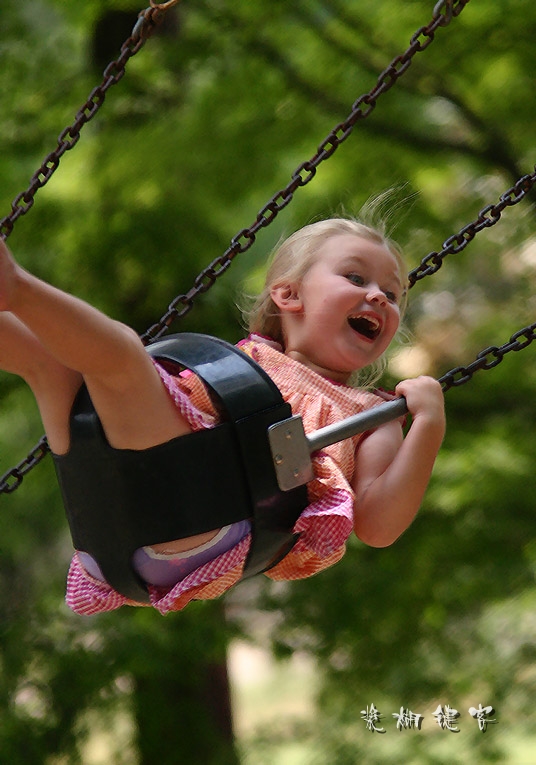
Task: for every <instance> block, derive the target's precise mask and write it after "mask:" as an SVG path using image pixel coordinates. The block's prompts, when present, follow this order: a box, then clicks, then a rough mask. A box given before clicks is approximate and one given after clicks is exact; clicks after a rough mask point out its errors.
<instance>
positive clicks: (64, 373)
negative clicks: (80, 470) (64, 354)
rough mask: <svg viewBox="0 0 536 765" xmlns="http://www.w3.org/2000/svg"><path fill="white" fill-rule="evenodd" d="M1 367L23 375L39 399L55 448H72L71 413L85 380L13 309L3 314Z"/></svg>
mask: <svg viewBox="0 0 536 765" xmlns="http://www.w3.org/2000/svg"><path fill="white" fill-rule="evenodd" d="M0 368H1V369H3V370H5V371H6V372H11V373H13V374H16V375H18V376H19V377H22V378H23V379H24V380H25V381H26V382H27V383H28V385H29V386H30V388H31V389H32V391H33V393H34V396H35V398H36V400H37V404H38V407H39V411H40V413H41V419H42V421H43V425H44V428H45V430H46V432H47V436H48V440H49V443H50V447H51V449H52V451H54V452H56V453H57V454H61V453H63V452H66V451H67V449H68V448H69V414H70V411H71V407H72V403H73V400H74V396H75V394H76V391H77V390H78V388H79V387H80V385H81V383H82V376H81V375H80V373H79V372H75V371H74V370H72V369H68V368H67V367H65V366H64V365H63V364H60V363H59V362H58V361H56V359H55V358H54V357H53V356H51V355H50V354H49V353H48V351H47V350H46V349H45V348H43V346H42V345H41V343H40V342H39V340H38V339H37V337H36V336H35V335H34V334H33V333H32V332H31V331H30V330H29V329H28V328H27V327H25V326H24V324H22V322H20V321H19V320H18V319H17V318H16V317H15V316H13V314H11V313H2V314H0Z"/></svg>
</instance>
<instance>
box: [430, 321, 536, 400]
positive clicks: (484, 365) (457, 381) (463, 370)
mask: <svg viewBox="0 0 536 765" xmlns="http://www.w3.org/2000/svg"><path fill="white" fill-rule="evenodd" d="M534 340H536V322H535V323H534V324H530V325H529V326H528V327H523V329H520V330H518V331H517V332H516V333H515V334H513V335H512V337H511V338H510V340H509V341H508V342H507V343H505V344H504V345H501V346H500V347H497V346H496V345H492V346H490V347H489V348H485V349H484V350H483V351H480V353H479V354H478V355H477V357H476V359H475V360H474V361H473V362H472V363H471V364H469V366H467V367H455V368H454V369H451V370H450V371H449V372H446V373H445V374H444V375H443V376H442V377H440V378H439V382H440V383H441V385H442V387H443V391H444V392H446V391H448V390H449V389H450V388H454V387H459V386H460V385H465V383H468V382H469V380H471V379H472V377H473V375H474V373H475V372H478V371H480V370H482V369H483V370H488V369H493V368H494V367H496V366H497V364H500V363H501V361H502V360H503V358H504V357H505V356H506V354H507V353H511V352H512V351H514V352H517V351H522V350H523V349H524V348H527V346H529V345H530V344H531V343H532V342H533V341H534Z"/></svg>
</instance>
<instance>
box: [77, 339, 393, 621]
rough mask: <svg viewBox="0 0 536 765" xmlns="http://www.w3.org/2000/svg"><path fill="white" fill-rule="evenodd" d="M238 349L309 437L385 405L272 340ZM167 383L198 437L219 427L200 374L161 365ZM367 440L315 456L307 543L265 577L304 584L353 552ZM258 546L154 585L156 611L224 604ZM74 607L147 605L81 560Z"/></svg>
mask: <svg viewBox="0 0 536 765" xmlns="http://www.w3.org/2000/svg"><path fill="white" fill-rule="evenodd" d="M238 347H239V348H240V349H241V350H242V351H244V352H245V353H247V354H248V355H249V356H251V358H253V360H254V361H256V362H257V363H258V364H260V366H261V367H263V369H265V371H266V372H267V373H268V374H269V375H270V377H271V378H272V379H273V381H274V382H275V383H276V385H277V386H278V388H279V389H280V391H281V394H282V396H283V398H284V399H285V401H287V402H288V403H289V404H290V406H291V408H292V412H293V414H299V415H301V417H302V419H303V424H304V428H305V432H306V433H310V432H312V431H313V430H317V429H318V428H321V427H324V426H325V425H329V424H331V423H334V422H336V421H339V420H342V419H344V418H346V417H349V416H351V415H353V414H355V413H357V412H360V411H363V410H365V409H369V408H371V407H373V406H375V405H377V404H378V403H380V402H381V401H383V398H382V397H380V396H379V395H377V394H375V393H371V392H368V391H363V390H360V389H358V388H351V387H349V386H347V385H342V384H339V383H335V382H332V381H330V380H327V379H326V378H324V377H321V376H320V375H319V374H317V373H316V372H314V371H313V370H311V369H309V368H308V367H306V366H304V365H303V364H301V363H300V362H298V361H295V360H293V359H291V358H289V357H288V356H285V354H284V353H282V352H281V349H280V347H279V346H278V345H277V344H276V343H274V342H273V341H271V340H268V339H266V338H261V337H259V336H257V335H250V336H249V337H248V338H247V339H245V340H242V341H241V342H240V343H239V344H238ZM156 367H157V369H158V371H159V374H160V376H161V378H162V382H163V384H164V385H165V387H166V389H167V390H168V392H169V395H170V396H171V397H172V399H173V401H174V403H175V404H176V406H177V408H178V410H179V411H180V413H181V414H182V415H183V417H185V418H186V420H187V421H188V422H189V424H190V426H191V428H192V430H200V429H202V428H210V427H213V426H214V424H216V422H217V415H216V413H215V411H214V408H213V406H212V404H211V401H210V398H209V396H208V394H207V392H206V390H205V388H204V386H203V384H202V383H201V381H200V380H199V379H198V378H197V377H196V376H195V375H193V374H191V373H186V374H182V375H179V376H173V375H171V374H169V373H168V372H167V371H166V370H165V369H164V368H163V367H162V366H160V365H159V364H156ZM363 437H364V435H358V436H354V437H353V438H351V439H347V440H345V441H340V442H339V443H336V444H332V445H331V446H327V447H325V448H324V449H323V450H322V451H320V452H318V453H317V454H315V457H314V460H313V468H314V479H313V480H312V481H310V483H309V484H308V485H307V490H308V499H309V505H308V506H307V507H306V508H305V510H304V511H303V512H302V513H301V515H300V517H299V518H298V520H297V522H296V524H295V526H294V532H296V533H299V534H300V537H299V539H298V542H297V543H296V545H295V547H294V548H293V549H292V550H291V552H290V553H289V554H288V555H287V556H286V557H285V558H284V559H283V560H282V561H281V562H280V563H278V564H277V565H276V566H275V567H274V568H272V569H270V571H267V572H266V574H265V576H268V577H269V578H270V579H274V580H292V579H302V578H304V577H308V576H312V575H313V574H316V573H318V572H319V571H322V570H323V569H325V568H327V567H328V566H331V565H333V564H334V563H336V562H337V561H339V560H340V559H341V557H342V556H343V555H344V552H345V546H346V541H347V539H348V537H349V536H350V534H351V532H352V529H353V504H354V492H353V490H352V487H351V480H352V476H353V474H354V468H355V452H356V448H357V445H358V443H359V441H360V440H361V439H362V438H363ZM249 544H250V535H249V534H248V535H247V536H246V537H244V538H243V539H242V540H241V541H240V542H239V543H238V544H236V545H235V546H234V547H232V548H231V549H230V550H228V551H227V552H225V553H223V554H222V555H219V556H218V557H216V558H214V560H212V561H209V562H208V563H206V564H205V565H203V566H200V567H199V568H197V569H195V570H194V571H193V572H192V573H191V574H189V575H188V576H186V577H185V578H184V579H183V580H182V581H180V582H178V583H177V584H175V585H174V586H173V587H171V588H159V587H154V586H151V585H149V586H148V588H149V593H150V598H151V605H152V606H154V608H156V609H157V610H158V611H160V612H161V613H162V614H166V613H168V612H169V611H179V610H181V609H183V608H184V607H185V606H186V605H187V604H188V603H189V602H190V601H191V600H194V599H195V600H207V599H212V598H217V597H219V596H220V595H222V594H223V593H224V592H225V591H226V590H228V589H229V588H230V587H232V586H233V585H234V584H236V582H237V581H238V580H239V579H240V576H241V572H242V567H243V564H244V561H245V559H246V556H247V553H248V549H249ZM66 600H67V604H68V605H69V607H70V608H71V609H72V610H73V611H75V612H77V613H80V614H86V615H90V614H96V613H100V612H103V611H112V610H114V609H116V608H119V607H120V606H123V605H140V604H138V603H134V602H133V601H130V600H128V599H127V598H125V597H124V596H123V595H120V594H119V593H118V592H116V591H115V590H113V589H112V588H111V587H110V586H109V585H108V584H107V583H105V582H102V581H99V580H97V579H94V578H93V577H92V576H91V575H90V574H89V573H88V572H87V571H86V570H85V569H84V567H83V566H82V564H81V563H80V561H79V559H78V556H77V554H76V553H75V555H74V557H73V559H72V562H71V566H70V569H69V575H68V578H67V595H66Z"/></svg>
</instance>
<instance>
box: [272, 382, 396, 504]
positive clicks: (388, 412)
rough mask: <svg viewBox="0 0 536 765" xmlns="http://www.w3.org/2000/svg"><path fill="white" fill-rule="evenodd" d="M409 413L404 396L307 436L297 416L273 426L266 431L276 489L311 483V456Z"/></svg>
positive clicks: (312, 475) (288, 488)
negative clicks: (277, 487) (275, 477)
mask: <svg viewBox="0 0 536 765" xmlns="http://www.w3.org/2000/svg"><path fill="white" fill-rule="evenodd" d="M407 413H408V407H407V404H406V399H405V398H403V397H400V398H396V399H393V401H387V402H386V403H385V404H380V405H379V406H375V407H373V408H372V409H367V410H366V411H365V412H359V414H354V415H353V416H352V417H347V418H346V419H344V420H341V421H340V422H336V423H333V424H332V425H327V426H326V427H325V428H319V430H315V431H313V433H310V434H309V435H306V433H305V431H304V429H303V421H302V418H301V417H300V416H299V415H296V416H294V417H290V418H289V419H287V420H282V421H281V422H277V423H275V425H271V426H270V427H269V428H268V440H269V442H270V449H271V451H272V459H273V461H274V468H275V472H276V476H277V482H278V484H279V488H280V489H281V490H282V491H289V490H290V489H295V488H296V487H297V486H301V485H302V484H304V483H307V482H308V481H310V480H312V478H313V477H314V474H313V463H312V460H311V455H312V454H313V453H314V452H317V451H319V450H320V449H323V448H324V447H325V446H329V445H330V444H334V443H336V442H337V441H343V440H344V439H345V438H350V437H351V436H356V435H358V433H364V432H365V431H367V430H372V429H373V428H377V427H379V426H380V425H384V424H385V423H386V422H391V421H392V420H396V419H398V418H399V417H403V416H404V415H406V414H407Z"/></svg>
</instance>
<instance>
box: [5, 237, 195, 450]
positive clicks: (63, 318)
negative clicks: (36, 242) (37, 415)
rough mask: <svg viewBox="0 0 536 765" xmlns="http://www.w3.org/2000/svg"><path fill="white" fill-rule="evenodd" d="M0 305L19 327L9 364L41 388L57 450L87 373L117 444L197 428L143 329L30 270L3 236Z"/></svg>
mask: <svg viewBox="0 0 536 765" xmlns="http://www.w3.org/2000/svg"><path fill="white" fill-rule="evenodd" d="M0 311H4V312H9V313H7V314H4V317H3V319H4V331H5V335H6V337H8V336H9V330H11V333H12V340H11V341H8V340H7V339H4V340H3V341H2V342H3V343H5V344H4V349H5V351H4V354H3V355H4V357H5V358H4V367H5V368H7V369H8V371H15V372H16V373H17V374H21V375H22V376H23V377H24V378H25V379H26V380H27V381H28V382H29V384H30V385H31V387H32V389H33V390H34V393H35V395H36V397H37V400H38V405H39V408H40V411H41V415H42V417H43V422H44V423H45V429H46V430H47V435H48V436H49V439H50V441H51V446H52V448H53V449H54V451H56V450H57V451H58V452H59V453H62V452H64V451H66V438H67V436H66V417H65V411H68V410H69V409H70V405H71V403H72V398H73V391H74V390H75V389H76V387H77V385H78V384H79V382H80V381H81V379H82V378H83V379H84V380H85V382H86V384H87V386H88V390H89V392H90V394H91V397H92V399H93V403H94V405H95V408H96V410H97V412H98V413H99V416H100V419H101V421H102V424H103V427H104V430H105V432H106V435H107V437H108V439H109V441H110V443H111V444H112V446H115V447H117V448H128V449H145V448H148V447H150V446H154V445H156V444H158V443H163V442H165V441H168V440H170V439H171V438H174V437H176V436H179V435H184V434H186V433H188V432H190V427H189V425H188V423H187V422H186V421H185V420H184V419H183V418H182V417H181V416H180V414H179V413H178V411H177V409H176V408H175V406H174V405H173V402H172V401H171V400H170V398H169V396H168V394H167V392H166V391H165V389H164V387H163V385H162V383H161V380H160V377H159V375H158V373H157V372H156V370H155V368H154V366H153V364H152V361H151V360H150V358H149V356H148V354H147V352H146V351H145V349H144V347H143V344H142V343H141V341H140V339H139V338H138V336H137V335H136V333H135V332H134V331H133V330H132V329H130V328H129V327H126V326H125V325H124V324H121V323H119V322H117V321H114V320H113V319H110V318H109V317H107V316H105V315H104V314H102V313H101V312H100V311H98V310H96V309H95V308H93V307H92V306H90V305H88V304H87V303H85V302H83V301H81V300H78V299H77V298H75V297H72V296H71V295H68V294H66V293H64V292H62V291H61V290H58V289H56V288H54V287H52V286H50V285H48V284H46V283H44V282H42V281H41V280H39V279H37V278H36V277H34V276H32V275H31V274H29V273H28V272H27V271H25V270H24V269H22V268H21V267H20V266H19V265H18V264H17V263H16V262H15V261H14V260H13V258H12V257H11V254H10V253H9V251H8V249H7V247H6V246H5V244H4V242H2V241H1V240H0ZM25 332H27V334H24V333H25ZM10 342H11V344H9V343H10ZM19 343H28V344H29V345H28V346H27V347H28V350H27V351H24V352H22V351H18V350H17V348H18V346H19ZM8 348H9V349H10V350H8ZM29 349H32V350H29ZM37 349H38V352H37V360H35V359H33V357H32V351H37ZM17 354H19V355H17ZM1 358H2V355H1V353H0V359H1ZM58 380H61V384H60V385H59V386H58Z"/></svg>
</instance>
